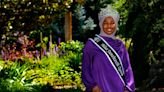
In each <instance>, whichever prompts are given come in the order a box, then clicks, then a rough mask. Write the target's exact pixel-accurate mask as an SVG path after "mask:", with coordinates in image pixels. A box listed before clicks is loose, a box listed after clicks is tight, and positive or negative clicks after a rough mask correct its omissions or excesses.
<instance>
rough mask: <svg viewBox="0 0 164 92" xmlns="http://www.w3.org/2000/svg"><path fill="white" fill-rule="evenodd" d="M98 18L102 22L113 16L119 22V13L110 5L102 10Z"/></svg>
mask: <svg viewBox="0 0 164 92" xmlns="http://www.w3.org/2000/svg"><path fill="white" fill-rule="evenodd" d="M98 16H99V20H101V19H102V18H103V17H104V16H112V17H114V18H115V19H116V20H119V14H118V12H117V11H116V10H114V9H113V8H112V7H111V6H110V5H108V6H107V7H106V8H102V9H101V11H100V13H99V14H98Z"/></svg>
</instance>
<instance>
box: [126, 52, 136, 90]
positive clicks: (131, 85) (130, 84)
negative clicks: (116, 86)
mask: <svg viewBox="0 0 164 92" xmlns="http://www.w3.org/2000/svg"><path fill="white" fill-rule="evenodd" d="M123 61H124V63H125V64H124V68H125V82H126V87H127V89H128V90H129V91H130V92H134V91H135V82H134V76H133V71H132V68H131V64H130V59H129V54H128V52H127V50H126V49H124V55H123Z"/></svg>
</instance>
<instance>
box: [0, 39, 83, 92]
mask: <svg viewBox="0 0 164 92" xmlns="http://www.w3.org/2000/svg"><path fill="white" fill-rule="evenodd" d="M82 47H83V44H82V43H80V42H78V41H70V42H67V43H64V42H62V43H61V47H60V49H61V50H60V51H62V50H63V51H64V52H65V53H69V54H67V55H66V56H65V55H61V56H60V57H59V55H58V54H56V55H52V54H50V55H47V56H44V57H43V58H42V59H35V60H33V61H28V60H27V61H26V62H16V61H15V62H11V61H6V62H4V61H1V62H0V76H1V77H0V80H1V81H0V88H3V89H0V91H3V92H4V91H12V92H16V91H29V92H42V91H43V90H44V91H49V90H53V91H54V90H55V89H56V88H59V87H64V86H69V87H71V88H73V87H79V88H82V87H83V85H82V81H81V70H80V68H79V67H80V62H81V57H82V56H81V55H82V54H79V53H81V50H82ZM71 50H72V54H70V53H71ZM73 51H74V52H73ZM75 52H77V53H75ZM76 56H79V57H76ZM75 58H78V59H75ZM74 62H75V63H74ZM72 64H76V65H74V66H73V67H72V66H71V65H72ZM75 67H78V69H79V70H76V68H75ZM47 87H48V88H47ZM54 88H55V89H54ZM66 90H67V89H63V90H62V91H64V92H65V91H66ZM72 90H73V89H72ZM77 90H79V89H77ZM44 91H43V92H44ZM70 91H71V89H70ZM66 92H67V91H66Z"/></svg>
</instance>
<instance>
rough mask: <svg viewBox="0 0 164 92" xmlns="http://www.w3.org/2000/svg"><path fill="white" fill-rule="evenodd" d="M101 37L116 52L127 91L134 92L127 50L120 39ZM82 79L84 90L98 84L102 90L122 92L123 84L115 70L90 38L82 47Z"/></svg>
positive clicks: (88, 91)
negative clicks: (120, 61) (121, 65)
mask: <svg viewBox="0 0 164 92" xmlns="http://www.w3.org/2000/svg"><path fill="white" fill-rule="evenodd" d="M101 37H103V38H104V39H105V40H106V41H107V42H108V44H110V45H111V46H112V47H113V49H114V50H115V51H116V52H117V53H118V55H119V56H120V58H121V60H122V64H123V67H124V71H125V82H126V84H127V89H129V92H134V89H135V84H134V77H133V72H132V68H131V64H130V60H129V55H128V52H127V50H126V48H125V46H124V44H123V43H122V41H120V40H116V39H115V40H114V39H112V38H109V37H104V36H101ZM82 81H83V83H84V85H85V86H86V92H91V90H92V88H93V87H94V86H96V85H98V86H99V87H100V88H101V90H102V92H123V91H124V89H125V86H124V85H123V83H122V81H121V80H120V78H119V76H118V75H117V73H116V71H115V70H114V68H113V67H112V65H111V63H110V62H109V61H108V59H107V57H106V56H105V54H104V53H103V52H102V51H101V50H100V49H99V48H98V47H96V45H95V44H94V43H93V42H91V41H90V40H88V41H87V43H86V44H85V47H84V49H83V62H82Z"/></svg>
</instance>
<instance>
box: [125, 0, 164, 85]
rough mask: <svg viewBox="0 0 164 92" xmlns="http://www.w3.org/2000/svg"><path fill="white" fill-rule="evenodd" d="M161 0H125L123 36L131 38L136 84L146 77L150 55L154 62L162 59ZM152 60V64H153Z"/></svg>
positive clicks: (150, 62) (149, 64)
mask: <svg viewBox="0 0 164 92" xmlns="http://www.w3.org/2000/svg"><path fill="white" fill-rule="evenodd" d="M162 3H163V1H162V0H146V1H145V0H138V1H136V0H127V2H126V4H125V6H124V7H125V8H127V9H128V11H129V13H128V20H127V21H126V25H125V30H124V33H125V36H126V37H127V38H132V43H133V45H132V46H131V48H133V50H132V56H131V57H132V58H131V60H132V65H133V68H134V75H135V80H136V86H141V85H142V84H143V82H144V81H145V80H146V79H147V78H148V75H149V69H150V67H151V64H152V60H150V55H152V54H153V56H154V58H155V62H156V63H157V62H161V61H162V59H161V58H162V50H163V44H159V43H161V41H163V35H164V33H163V31H162V30H163V26H162V23H163V22H164V20H163V19H162V17H163V15H162V9H163V8H162ZM155 62H154V64H155Z"/></svg>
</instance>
